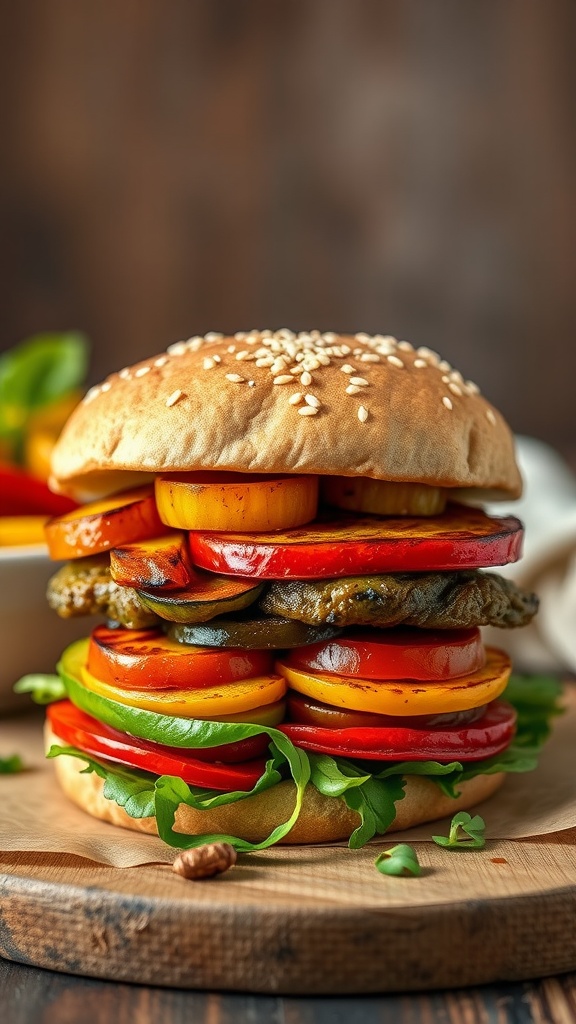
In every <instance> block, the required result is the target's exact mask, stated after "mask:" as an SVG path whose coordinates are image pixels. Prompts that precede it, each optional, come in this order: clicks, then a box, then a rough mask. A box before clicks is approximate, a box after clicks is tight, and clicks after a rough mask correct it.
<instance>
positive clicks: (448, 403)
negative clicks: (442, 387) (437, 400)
mask: <svg viewBox="0 0 576 1024" xmlns="http://www.w3.org/2000/svg"><path fill="white" fill-rule="evenodd" d="M442 405H445V406H446V408H447V409H453V408H454V406H453V405H452V402H451V401H450V399H449V398H448V396H447V395H444V398H443V399H442Z"/></svg>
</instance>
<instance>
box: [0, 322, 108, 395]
mask: <svg viewBox="0 0 576 1024" xmlns="http://www.w3.org/2000/svg"><path fill="white" fill-rule="evenodd" d="M87 368H88V342H87V339H86V337H85V335H83V334H81V333H80V332H79V331H68V332H63V333H55V332H54V333H46V334H36V335H34V337H32V338H28V339H26V341H23V342H21V343H20V344H19V345H16V346H15V347H14V348H12V349H10V350H9V351H8V352H5V353H4V354H3V355H1V356H0V408H1V407H3V408H5V409H7V408H12V409H21V410H25V411H27V412H30V411H33V410H36V409H40V408H41V407H42V406H43V405H49V404H50V403H51V402H54V401H56V400H57V399H58V398H62V397H63V396H64V395H67V394H69V393H70V392H71V391H74V390H75V388H78V387H79V386H80V385H81V384H82V381H83V380H84V378H85V376H86V372H87Z"/></svg>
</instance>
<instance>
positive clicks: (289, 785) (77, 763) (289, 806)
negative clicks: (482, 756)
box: [46, 727, 505, 844]
mask: <svg viewBox="0 0 576 1024" xmlns="http://www.w3.org/2000/svg"><path fill="white" fill-rule="evenodd" d="M46 741H47V748H48V747H49V746H50V745H51V744H52V743H57V744H60V743H61V742H62V741H61V740H60V739H59V738H58V736H56V735H54V733H53V732H52V731H51V730H50V729H49V728H48V727H47V729H46ZM54 765H55V768H56V775H57V778H58V781H59V783H60V786H61V787H62V789H63V790H64V792H65V793H66V796H68V797H69V798H70V800H72V801H73V802H74V803H75V804H78V806H79V807H81V808H82V810H84V811H86V812H87V813H88V814H91V815H92V816H93V817H94V818H100V819H101V820H102V821H109V822H111V823H112V824H113V825H120V826H122V827H123V828H130V829H132V830H134V831H136V832H148V833H150V834H152V835H157V834H158V830H157V828H156V818H154V817H151V818H131V817H130V816H129V815H128V814H127V813H126V811H125V810H124V808H123V807H120V806H119V804H116V803H114V801H112V800H107V799H106V797H105V796H104V792H103V790H104V780H103V779H101V778H100V776H98V775H96V774H95V772H90V773H89V774H81V773H82V770H83V768H84V765H83V764H82V761H81V760H80V759H79V758H76V757H68V756H66V755H65V754H63V755H61V756H60V757H57V758H55V759H54ZM504 778H505V776H504V774H503V773H499V774H497V775H476V776H475V777H474V778H473V779H470V780H469V781H467V782H464V783H462V785H461V786H460V792H459V795H458V796H457V797H456V799H454V798H452V797H449V796H445V795H444V793H442V791H441V790H440V788H439V787H438V786H437V785H436V784H435V783H434V782H432V781H431V780H430V779H427V778H425V777H423V776H421V775H409V776H407V784H406V788H405V790H404V793H405V796H404V799H403V800H401V801H399V802H398V804H397V805H396V817H395V818H394V821H393V822H392V824H391V825H390V828H389V829H388V831H389V832H397V831H399V830H400V829H406V828H411V827H412V826H413V825H419V824H421V823H423V822H425V821H435V820H436V819H437V818H444V817H445V816H446V815H451V814H454V813H455V812H456V811H464V810H467V809H469V808H470V807H473V806H474V805H475V804H477V803H480V801H481V800H485V799H487V797H489V796H491V795H492V794H493V793H494V792H495V791H496V790H497V789H498V788H499V787H500V786H501V785H502V782H503V781H504ZM295 797H296V790H295V786H294V783H293V782H290V781H287V782H280V783H278V785H276V786H274V787H273V788H272V789H267V790H265V791H264V792H263V793H258V794H257V795H256V796H249V797H246V799H245V800H240V801H238V802H236V803H233V804H225V805H224V806H223V807H216V808H214V809H213V810H206V811H196V810H194V808H192V807H188V806H187V805H186V804H180V806H179V807H178V810H177V811H176V822H175V830H176V831H177V832H182V833H183V834H184V835H202V834H208V833H210V834H219V835H233V836H237V837H238V838H239V839H246V840H247V841H248V842H250V843H259V842H262V840H264V839H266V837H267V836H269V835H270V833H271V832H272V830H273V829H274V828H275V827H276V826H277V825H279V824H281V823H282V822H283V821H286V820H287V819H288V818H289V817H290V815H291V813H292V810H293V808H294V801H295ZM359 824H360V816H359V814H357V813H356V811H352V810H350V809H349V808H348V807H347V806H346V804H345V803H344V801H343V800H339V799H335V798H334V797H326V796H322V794H321V793H319V792H318V790H317V789H316V788H315V787H314V786H312V785H309V786H307V788H306V792H305V794H304V800H303V803H302V810H301V812H300V816H299V818H298V821H297V822H296V824H295V825H294V827H293V828H292V830H291V831H290V832H289V833H288V835H285V836H284V838H283V839H281V840H280V843H284V844H297V843H329V842H335V841H337V840H339V839H348V837H349V836H350V835H351V834H352V832H353V831H354V829H355V828H357V827H358V825H359Z"/></svg>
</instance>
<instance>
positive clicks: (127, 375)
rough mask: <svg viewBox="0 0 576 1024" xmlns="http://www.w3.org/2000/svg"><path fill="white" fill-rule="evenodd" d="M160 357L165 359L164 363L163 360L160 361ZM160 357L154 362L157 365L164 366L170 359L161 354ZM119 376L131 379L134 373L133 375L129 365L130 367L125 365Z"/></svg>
mask: <svg viewBox="0 0 576 1024" xmlns="http://www.w3.org/2000/svg"><path fill="white" fill-rule="evenodd" d="M160 359H163V360H164V362H163V363H161V362H160ZM160 359H157V360H156V362H155V363H154V365H155V366H164V363H167V362H168V360H167V359H166V356H160ZM118 376H119V377H121V378H122V380H130V377H131V376H132V375H131V373H130V369H129V367H128V366H125V367H124V369H123V370H120V373H119V374H118Z"/></svg>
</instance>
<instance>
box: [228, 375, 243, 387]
mask: <svg viewBox="0 0 576 1024" xmlns="http://www.w3.org/2000/svg"><path fill="white" fill-rule="evenodd" d="M226 380H229V381H230V382H231V383H232V384H243V383H244V381H245V380H246V378H245V377H241V376H240V374H238V373H227V374H226Z"/></svg>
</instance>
